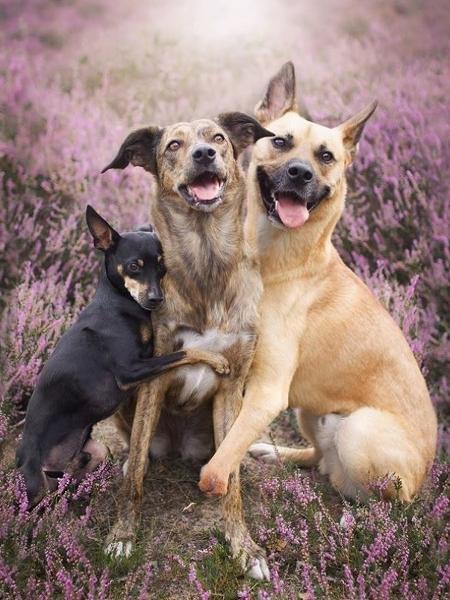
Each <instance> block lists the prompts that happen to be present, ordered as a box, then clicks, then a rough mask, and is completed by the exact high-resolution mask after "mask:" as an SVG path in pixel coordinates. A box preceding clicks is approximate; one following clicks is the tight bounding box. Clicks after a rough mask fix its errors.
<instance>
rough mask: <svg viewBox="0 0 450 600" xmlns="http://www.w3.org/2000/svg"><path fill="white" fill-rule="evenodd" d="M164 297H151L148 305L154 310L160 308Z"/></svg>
mask: <svg viewBox="0 0 450 600" xmlns="http://www.w3.org/2000/svg"><path fill="white" fill-rule="evenodd" d="M163 300H164V298H163V297H162V296H160V297H159V298H149V300H148V302H147V306H148V307H149V308H150V309H151V310H153V309H155V308H159V307H160V306H161V304H162V302H163Z"/></svg>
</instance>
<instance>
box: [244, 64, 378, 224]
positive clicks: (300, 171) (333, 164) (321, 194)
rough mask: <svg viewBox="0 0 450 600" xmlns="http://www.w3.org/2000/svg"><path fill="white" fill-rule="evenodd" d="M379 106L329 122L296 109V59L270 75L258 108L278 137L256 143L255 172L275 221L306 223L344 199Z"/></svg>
mask: <svg viewBox="0 0 450 600" xmlns="http://www.w3.org/2000/svg"><path fill="white" fill-rule="evenodd" d="M376 106H377V103H376V102H372V104H370V105H369V106H367V107H366V108H365V109H364V110H362V111H361V112H359V113H358V114H356V115H355V116H353V117H351V118H350V119H348V120H347V121H345V122H344V123H342V124H341V125H338V126H337V127H333V128H329V127H324V126H322V125H318V124H316V123H312V122H311V121H308V120H307V119H305V118H303V117H302V116H300V114H299V113H298V112H297V110H296V98H295V71H294V67H293V65H292V63H286V64H285V65H284V66H283V67H282V68H281V70H280V71H279V72H278V73H277V74H276V75H275V76H274V77H273V78H272V79H271V81H270V82H269V86H268V88H267V91H266V94H265V97H264V98H263V100H262V101H261V102H260V103H259V104H258V105H257V107H256V111H255V112H256V117H257V119H258V120H259V121H260V122H261V123H262V124H263V125H267V126H268V127H269V128H270V130H271V131H273V132H274V137H271V138H270V139H267V140H262V141H261V142H259V143H258V144H256V146H255V148H254V151H253V158H252V165H251V173H252V177H253V179H254V183H255V185H257V188H258V189H259V195H260V198H261V203H262V206H263V207H264V209H265V211H266V213H267V217H268V219H269V221H270V222H271V223H272V224H273V225H275V226H276V227H279V228H289V229H294V228H299V227H302V226H304V225H305V223H306V222H307V221H308V220H311V222H313V221H314V220H315V218H314V214H315V211H316V209H318V208H319V206H322V207H324V206H325V204H328V207H329V208H331V207H330V205H331V203H333V199H335V198H340V199H341V200H342V201H343V192H345V170H346V168H347V167H348V166H349V165H350V164H351V162H352V160H353V157H354V155H355V152H356V149H357V144H358V141H359V139H360V137H361V134H362V131H363V129H364V125H365V123H366V121H367V119H368V118H369V117H370V116H371V114H372V113H373V112H374V110H375V108H376ZM323 210H325V208H323ZM317 212H319V211H317Z"/></svg>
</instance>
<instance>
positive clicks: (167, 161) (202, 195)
mask: <svg viewBox="0 0 450 600" xmlns="http://www.w3.org/2000/svg"><path fill="white" fill-rule="evenodd" d="M270 135H272V133H271V132H270V131H268V130H267V129H264V127H262V126H261V125H260V124H259V123H258V122H257V121H256V120H255V119H253V118H252V117H249V116H247V115H245V114H243V113H238V112H233V113H223V114H221V115H219V116H218V117H217V119H216V120H214V121H212V120H208V119H200V120H197V121H192V122H191V123H176V124H175V125H170V126H168V127H164V128H161V127H147V128H144V129H139V130H137V131H134V132H133V133H131V134H130V135H129V136H128V137H127V138H126V139H125V141H124V142H123V144H122V146H121V147H120V149H119V152H118V154H117V156H116V157H115V158H114V160H113V161H112V162H111V163H110V164H109V165H108V166H107V167H105V168H104V169H103V171H102V173H104V172H105V171H107V170H108V169H124V168H125V167H126V166H127V165H128V164H129V163H131V164H133V165H136V166H140V167H143V168H144V169H145V170H147V171H149V172H150V173H152V174H153V175H155V176H156V178H157V181H158V184H159V187H160V191H161V195H162V196H163V197H164V199H165V200H167V201H170V202H174V203H175V204H177V205H178V206H179V207H182V208H184V209H187V208H188V209H190V210H191V209H193V210H196V211H202V212H212V211H213V210H214V209H215V208H217V207H218V206H219V205H220V204H222V202H223V201H224V198H225V194H226V191H227V189H229V188H231V187H233V185H235V184H236V181H237V179H238V165H237V161H236V158H237V156H238V154H239V153H240V152H241V151H242V150H243V149H244V148H246V147H247V146H249V145H250V144H254V143H255V142H256V141H257V140H259V139H260V138H262V137H266V136H270Z"/></svg>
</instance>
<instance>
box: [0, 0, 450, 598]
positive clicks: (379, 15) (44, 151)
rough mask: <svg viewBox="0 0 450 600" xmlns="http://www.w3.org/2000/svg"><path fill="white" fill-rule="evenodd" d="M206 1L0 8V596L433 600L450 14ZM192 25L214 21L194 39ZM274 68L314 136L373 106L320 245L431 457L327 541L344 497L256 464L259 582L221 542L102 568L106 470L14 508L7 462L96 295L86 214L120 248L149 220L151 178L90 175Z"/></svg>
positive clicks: (113, 476)
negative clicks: (382, 352) (412, 478)
mask: <svg viewBox="0 0 450 600" xmlns="http://www.w3.org/2000/svg"><path fill="white" fill-rule="evenodd" d="M197 4H198V7H197ZM219 4H220V3H207V2H203V1H200V0H199V2H198V3H196V8H195V7H194V6H193V4H192V3H188V2H185V3H181V2H179V3H174V6H171V5H170V3H169V5H167V3H166V4H165V3H159V2H155V3H151V5H149V3H140V2H137V0H129V1H128V2H116V3H110V2H106V0H64V1H63V2H58V3H56V2H52V1H50V0H36V1H34V2H25V1H22V2H7V1H3V0H0V26H1V29H2V35H3V40H2V53H1V56H0V90H1V93H0V197H1V202H0V280H1V286H2V287H1V289H2V294H1V296H0V311H1V316H0V333H1V345H0V346H1V347H0V356H1V359H2V360H1V364H0V370H1V383H0V392H1V400H0V450H2V449H3V450H5V451H4V452H3V456H0V596H2V597H5V598H15V599H16V598H21V597H26V596H28V597H30V596H31V597H33V598H34V597H40V598H54V597H63V598H70V599H72V598H117V597H123V598H132V597H140V598H146V597H150V596H151V595H152V594H155V595H157V594H159V593H161V594H162V596H161V597H180V596H181V595H186V596H187V597H202V598H208V597H229V598H235V597H239V598H258V599H263V598H269V597H270V598H272V597H280V598H291V597H292V598H297V597H298V594H299V593H303V594H306V596H305V597H306V598H322V597H324V598H343V597H344V598H377V599H378V598H390V597H398V596H404V597H406V598H436V599H437V598H441V597H445V594H446V593H447V592H448V586H449V578H450V573H449V570H448V559H449V555H448V537H449V529H448V509H449V502H448V492H449V489H448V467H447V466H446V462H447V461H448V454H449V451H450V434H449V427H448V420H449V414H448V378H447V373H446V365H447V362H448V358H449V354H450V344H449V338H448V334H449V324H448V303H449V293H448V292H449V289H448V273H449V254H450V252H449V239H450V227H449V223H450V218H449V217H450V214H449V202H448V188H447V181H446V176H445V175H446V174H447V173H448V172H449V170H450V148H449V143H450V142H449V140H450V121H449V119H448V106H447V104H448V101H447V99H448V95H449V91H450V90H449V80H448V75H447V71H446V68H445V66H446V64H445V58H446V57H447V56H448V55H449V50H450V48H449V46H450V42H449V38H448V21H449V12H448V8H447V6H446V3H445V2H444V1H443V0H431V2H427V3H426V6H425V5H423V6H422V4H421V3H411V2H406V1H405V2H403V0H399V1H398V2H395V3H392V2H387V1H386V2H384V1H383V2H379V3H372V5H371V6H370V7H368V6H364V5H362V4H361V3H355V2H352V1H351V0H344V1H343V2H339V10H337V8H336V3H335V2H334V1H333V0H325V2H324V3H322V8H321V7H319V6H318V3H313V2H308V1H306V2H301V3H289V2H283V3H280V2H275V1H273V0H261V2H258V5H257V6H256V5H255V6H254V8H253V10H249V11H248V14H247V12H246V11H243V10H240V11H234V12H233V10H234V8H233V7H232V6H231V5H230V7H229V12H226V11H224V10H223V11H222V9H221V8H220V7H219ZM231 4H232V3H231ZM175 5H176V6H175ZM210 10H212V11H214V10H219V11H222V12H219V13H218V14H216V15H214V14H212V16H211V17H210V19H209V20H207V21H205V20H204V19H205V18H206V17H205V14H206V15H207V14H208V11H210ZM227 10H228V9H227ZM322 11H323V12H322ZM225 12H226V15H225ZM233 15H234V16H233ZM202 19H203V20H202ZM227 19H228V20H227ZM233 19H234V20H233ZM168 23H171V25H172V26H171V27H168V26H167V25H168ZM186 23H190V24H191V26H192V27H193V28H194V29H195V31H196V40H195V42H194V41H193V37H192V31H191V27H189V28H186ZM278 26H281V27H282V33H280V32H279V31H278V29H277V27H278ZM202 36H203V37H202ZM280 40H282V42H283V43H282V45H281V46H280ZM3 42H4V43H3ZM205 47H207V48H208V50H207V51H205ZM288 59H293V60H294V62H295V63H296V66H297V73H298V78H299V89H300V93H301V95H302V98H303V99H304V100H305V102H306V104H307V106H308V108H309V110H310V111H311V113H312V114H313V116H314V117H315V119H316V120H319V121H321V122H324V123H326V124H330V125H335V124H337V123H338V122H340V121H341V120H343V119H345V118H346V117H348V116H349V115H350V114H351V113H352V112H353V111H355V110H358V109H360V108H361V107H362V106H363V105H364V104H366V103H367V102H368V101H369V100H370V99H372V98H373V97H378V99H379V102H380V106H379V108H378V110H377V112H376V113H375V115H374V117H373V118H372V119H371V121H370V122H369V123H368V125H367V128H366V130H365V133H364V137H363V139H362V141H361V144H360V149H359V153H358V155H357V158H356V160H355V164H354V166H353V167H352V168H351V171H350V173H349V196H348V201H347V207H346V210H345V213H344V216H343V219H342V220H341V222H340V224H339V226H338V229H337V232H336V235H335V243H336V245H337V246H338V248H339V250H340V252H341V254H342V256H343V258H344V260H345V261H346V262H347V264H349V265H350V266H351V267H352V268H353V269H354V270H355V272H356V273H357V274H358V275H359V276H360V277H361V278H362V279H363V280H364V281H365V282H366V283H367V284H368V285H369V287H370V288H371V289H372V291H373V292H374V294H376V295H377V296H378V297H379V299H380V300H381V301H382V302H383V303H384V304H385V306H386V307H387V308H388V309H389V311H390V312H391V314H392V315H393V317H394V319H395V320H396V321H397V322H398V324H399V325H400V327H401V328H402V330H403V332H404V334H405V335H406V337H407V339H408V341H409V342H410V344H411V346H412V349H413V351H414V353H415V355H416V357H417V360H418V362H419V364H420V365H421V367H422V370H423V372H424V374H425V376H426V379H427V382H428V385H429V388H430V392H431V395H432V399H433V402H434V404H435V406H436V409H437V411H438V416H439V461H438V462H437V463H436V465H435V467H434V470H433V473H432V475H431V477H430V479H429V482H428V483H427V486H426V488H425V489H424V491H423V492H422V493H421V494H420V496H419V497H418V498H417V499H416V500H415V501H414V502H413V503H412V504H411V505H410V506H409V507H402V506H401V505H400V504H398V503H394V504H392V505H387V504H385V503H383V502H382V501H380V500H379V499H377V497H376V494H375V496H374V498H373V500H372V501H371V502H370V503H369V505H368V506H366V507H363V506H358V505H346V504H344V515H343V517H342V523H341V524H340V520H341V515H342V500H341V499H339V498H337V497H336V496H333V495H332V493H331V492H330V488H329V486H328V484H327V485H326V487H323V486H322V484H320V483H317V482H316V481H315V480H314V475H313V478H312V479H311V478H306V477H303V476H301V477H300V476H298V475H292V473H289V472H288V471H282V473H281V475H280V474H279V473H278V474H277V476H276V477H274V476H272V475H271V476H270V479H268V480H266V481H265V479H266V478H267V473H269V472H270V471H264V468H262V470H261V473H262V475H261V474H260V475H258V477H259V480H261V479H262V480H263V481H262V484H261V494H262V499H261V501H256V502H255V506H254V507H253V512H254V513H255V526H254V529H255V531H256V534H257V537H258V538H259V542H260V543H261V544H263V545H265V546H266V547H267V548H268V551H269V554H270V561H269V562H270V569H271V582H270V583H267V584H255V583H252V582H247V583H243V581H242V580H241V579H240V576H239V569H238V566H237V564H235V563H234V562H233V561H230V560H229V557H228V555H227V552H228V551H227V547H226V545H225V544H224V543H223V541H222V540H221V539H220V536H219V537H218V538H217V539H216V538H214V540H213V541H210V542H209V543H208V546H207V547H206V549H205V548H204V549H203V550H199V549H198V548H197V547H191V546H187V547H183V548H179V549H178V550H177V552H176V553H168V554H167V556H159V558H158V564H157V565H155V564H154V561H153V555H154V554H155V553H157V551H158V542H157V540H158V539H161V538H160V537H158V536H162V537H164V532H157V534H158V535H156V537H154V538H151V539H149V540H148V542H147V543H144V542H141V546H140V551H139V552H138V553H137V556H136V557H135V558H134V559H133V561H132V563H130V564H127V565H126V566H125V567H124V568H119V567H117V566H115V565H113V564H112V563H110V562H108V560H107V559H105V558H104V557H103V554H102V552H101V547H102V545H103V542H104V537H105V535H106V532H107V530H108V528H109V526H110V524H111V523H110V521H111V519H112V518H113V514H114V510H115V508H114V505H113V503H111V498H112V497H113V496H114V494H115V491H116V486H117V485H118V477H117V470H116V468H115V467H112V466H111V465H106V466H104V467H102V468H100V469H99V470H98V471H97V472H96V473H95V474H94V475H93V476H92V477H90V478H88V480H86V481H85V482H83V483H82V484H81V485H80V486H76V485H75V484H74V483H73V482H69V481H67V480H65V479H64V480H62V481H61V483H60V492H61V494H60V496H59V497H51V498H49V499H47V500H46V501H45V502H44V504H43V506H42V507H41V508H40V509H39V511H32V512H28V511H27V510H26V507H25V499H24V493H23V488H22V482H21V479H20V478H17V477H16V476H15V474H14V471H12V470H11V467H12V465H13V459H12V455H11V454H8V452H7V451H6V449H7V448H8V447H10V446H11V445H12V447H14V446H15V444H16V442H17V437H18V436H19V435H20V421H21V419H22V418H23V413H24V410H25V408H26V405H27V402H28V399H29V397H30V395H31V393H32V390H33V387H34V385H35V382H36V378H37V376H38V374H39V371H40V369H41V367H42V365H43V363H44V362H45V360H46V359H47V357H48V355H49V353H50V352H51V351H52V349H53V347H54V345H55V343H56V341H57V340H58V339H59V337H60V336H61V334H62V333H63V332H64V331H65V330H66V329H67V327H68V326H70V324H71V323H72V321H73V319H74V318H75V317H76V315H77V314H78V312H79V311H80V310H81V309H82V308H83V306H85V304H86V303H87V302H88V301H89V299H90V298H91V296H92V293H93V290H94V286H95V282H96V278H97V271H98V265H99V260H98V257H96V255H95V252H94V250H93V248H92V245H91V240H90V239H89V236H88V234H87V232H86V227H85V224H84V210H85V206H86V204H87V203H88V202H89V203H91V204H93V205H94V206H95V207H96V208H97V209H98V210H99V211H100V212H101V213H102V214H104V215H105V217H106V218H107V219H108V220H109V221H110V222H111V223H112V224H113V225H115V226H116V227H117V228H118V229H119V230H120V229H122V230H124V229H127V228H130V227H133V226H135V225H138V224H142V223H143V222H145V221H146V220H147V215H148V204H149V201H150V196H151V188H152V182H151V178H150V177H149V175H148V174H146V173H145V172H143V171H142V170H139V169H127V170H125V171H123V172H122V171H121V172H108V173H107V174H105V175H104V176H100V174H99V173H100V170H101V169H102V167H103V166H104V165H105V164H107V162H109V160H110V159H111V158H112V157H113V156H114V155H115V153H116V150H117V148H118V146H119V144H120V143H121V141H122V140H123V138H124V137H125V135H126V134H127V133H128V132H129V130H130V129H132V128H134V127H139V126H142V125H144V124H149V123H157V124H161V125H163V124H165V123H168V122H173V121H176V120H181V119H189V118H191V117H199V116H214V115H215V114H217V113H218V112H220V111H222V110H234V109H237V110H246V111H247V112H251V110H252V108H251V107H252V106H254V104H255V103H256V101H257V100H258V98H259V97H260V96H261V94H262V92H263V89H264V86H265V84H266V82H267V79H268V77H269V76H270V74H271V73H273V72H275V70H276V69H278V68H279V66H280V64H281V63H282V62H283V61H284V60H288ZM446 311H447V312H446ZM380 485H381V484H380ZM255 487H256V489H259V484H257V485H256V486H253V488H255ZM106 490H108V493H107V494H105V491H106ZM105 498H108V499H109V502H107V501H106V500H105ZM104 503H106V505H107V509H106V510H105V509H104V508H103V507H104ZM188 532H189V533H190V530H189V529H188V530H187V535H186V538H188V537H189V533H188ZM173 580H174V581H175V582H176V581H178V584H176V583H174V581H173ZM174 585H175V587H174ZM177 585H178V588H177V587H176V586H177ZM180 589H181V590H182V592H180ZM161 590H163V591H161ZM167 590H169V591H167Z"/></svg>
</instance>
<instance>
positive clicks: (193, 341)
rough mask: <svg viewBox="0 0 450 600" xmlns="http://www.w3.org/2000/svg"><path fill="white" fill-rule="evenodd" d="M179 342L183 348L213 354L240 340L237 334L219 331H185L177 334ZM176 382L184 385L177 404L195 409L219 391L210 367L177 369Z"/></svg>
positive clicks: (214, 374) (216, 378) (216, 379)
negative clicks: (207, 351) (206, 351)
mask: <svg viewBox="0 0 450 600" xmlns="http://www.w3.org/2000/svg"><path fill="white" fill-rule="evenodd" d="M175 339H176V341H177V342H182V344H183V348H184V349H186V348H197V349H201V350H209V351H211V352H222V351H223V350H225V349H226V348H229V347H230V346H232V345H233V344H234V343H235V342H236V341H238V339H239V335H237V334H235V333H225V332H223V331H220V330H218V329H207V330H206V331H205V332H204V333H202V334H200V333H196V332H194V331H190V330H184V331H181V332H178V333H176V335H175ZM175 377H176V380H177V381H178V382H181V383H182V384H183V387H182V388H181V392H180V394H179V397H178V402H177V404H178V405H179V406H181V405H184V406H185V408H188V407H189V409H193V408H195V407H196V406H198V405H199V404H200V403H201V402H202V401H203V400H205V399H206V398H207V397H209V396H211V395H212V394H213V393H214V391H215V390H216V389H217V386H218V384H219V378H218V376H217V375H216V373H215V372H214V371H213V370H212V369H211V367H209V366H208V365H195V366H189V367H183V368H181V369H177V373H176V376H175Z"/></svg>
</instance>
